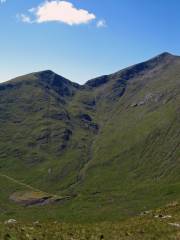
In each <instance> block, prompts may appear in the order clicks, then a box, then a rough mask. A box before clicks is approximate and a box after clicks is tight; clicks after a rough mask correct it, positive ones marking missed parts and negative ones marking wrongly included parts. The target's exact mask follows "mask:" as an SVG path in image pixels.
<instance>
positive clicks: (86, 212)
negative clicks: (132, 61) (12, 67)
mask: <svg viewBox="0 0 180 240" xmlns="http://www.w3.org/2000/svg"><path fill="white" fill-rule="evenodd" d="M179 79H180V58H179V57H175V56H173V55H170V54H168V53H164V54H162V55H160V56H158V57H156V58H154V59H151V60H150V61H147V62H145V63H141V64H137V65H135V66H132V67H129V68H127V69H124V70H121V71H119V72H117V73H115V74H111V75H108V76H103V77H99V78H96V79H93V80H91V81H89V82H87V83H86V84H85V85H83V86H80V85H78V84H75V83H72V82H70V81H68V80H67V79H64V78H62V77H60V76H58V75H56V74H54V73H53V72H51V71H44V72H40V73H34V74H29V75H26V76H22V77H20V78H17V79H15V80H12V81H9V82H7V83H4V84H1V85H0V174H6V175H8V176H10V177H13V178H14V179H16V180H18V181H20V182H22V183H25V184H29V185H31V186H33V187H34V188H38V189H41V191H45V192H50V193H54V194H58V195H61V196H69V197H70V198H69V199H68V201H64V202H61V203H56V204H52V205H48V206H41V207H39V206H38V207H37V206H34V207H30V208H24V207H22V206H19V205H17V204H15V203H12V202H11V201H10V200H9V196H10V195H11V194H12V193H14V192H16V191H19V190H18V189H17V186H15V185H14V183H12V182H11V183H8V184H7V186H5V185H2V186H4V187H3V191H2V196H3V198H2V199H1V200H0V203H1V204H2V206H5V205H3V204H4V202H5V201H7V202H6V203H5V204H6V205H7V206H9V207H10V208H12V209H14V211H13V213H12V215H14V216H16V217H17V218H18V216H19V212H23V216H22V217H23V218H27V219H31V218H32V219H37V218H38V219H41V218H43V217H44V216H46V218H48V219H49V218H52V219H64V220H66V221H70V220H73V221H94V220H97V221H104V220H117V219H120V218H123V217H124V216H129V215H135V214H137V213H139V212H140V211H142V210H146V209H151V208H155V207H159V206H162V205H164V204H166V203H167V202H169V201H172V200H174V199H179V197H180V174H179V173H180V162H179V161H180V158H179V157H180V156H179V153H180V152H179V144H180V136H179V133H180V124H179V122H180V121H179V120H180V108H179V102H180V81H179ZM1 181H2V184H4V183H3V182H5V181H6V180H5V179H3V180H1ZM0 183H1V182H0ZM19 187H20V186H19ZM21 187H22V185H21ZM25 190H27V189H24V190H23V189H21V191H25ZM2 209H5V207H4V208H2ZM19 209H20V210H19ZM44 209H46V212H45V211H44ZM22 210H23V211H22ZM7 212H8V211H2V214H1V217H3V218H5V217H6V216H7Z"/></svg>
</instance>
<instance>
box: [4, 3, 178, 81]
mask: <svg viewBox="0 0 180 240" xmlns="http://www.w3.org/2000/svg"><path fill="white" fill-rule="evenodd" d="M1 2H2V0H1ZM62 2H63V3H62ZM67 3H68V4H67ZM53 4H54V5H53ZM52 5H53V6H54V8H53V6H52ZM80 9H81V10H80ZM50 11H51V12H50ZM52 11H54V12H53V14H52ZM64 13H65V15H64ZM179 13H180V1H179V0H103V1H102V0H69V1H59V0H52V1H44V0H28V1H27V0H6V1H5V2H3V3H0V53H1V55H0V66H1V71H0V81H1V82H2V81H6V80H8V79H11V78H13V77H15V76H19V75H22V74H26V73H29V72H34V71H41V70H45V69H51V70H53V71H55V72H57V73H58V74H60V75H62V76H64V77H66V78H68V79H70V80H72V81H75V82H79V83H84V82H85V81H87V80H88V79H91V78H93V77H96V76H99V75H103V74H109V73H112V72H115V71H117V70H120V69H121V68H124V67H126V66H129V65H132V64H135V63H138V62H141V61H144V60H146V59H148V58H151V57H153V56H155V55H157V54H159V53H161V52H164V51H168V52H171V53H173V54H176V55H180V44H179V43H180V14H179ZM72 15H73V16H72Z"/></svg>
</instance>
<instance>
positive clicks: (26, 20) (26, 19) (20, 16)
mask: <svg viewBox="0 0 180 240" xmlns="http://www.w3.org/2000/svg"><path fill="white" fill-rule="evenodd" d="M17 18H18V19H19V20H21V21H22V22H24V23H33V21H32V20H31V18H30V17H29V16H27V15H25V14H18V15H17Z"/></svg>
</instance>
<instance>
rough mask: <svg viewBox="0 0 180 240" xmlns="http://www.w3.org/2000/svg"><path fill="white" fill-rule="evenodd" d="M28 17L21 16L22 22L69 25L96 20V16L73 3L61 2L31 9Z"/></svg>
mask: <svg viewBox="0 0 180 240" xmlns="http://www.w3.org/2000/svg"><path fill="white" fill-rule="evenodd" d="M29 14H32V15H33V18H34V19H33V18H31V17H30V16H28V15H25V14H21V15H20V16H21V20H22V21H23V22H27V23H32V22H36V23H43V22H62V23H65V24H68V25H71V26H72V25H79V24H87V23H89V22H90V21H92V20H94V19H96V16H95V14H93V13H89V12H88V11H87V10H84V9H78V8H76V7H75V6H74V5H73V4H72V3H70V2H67V1H61V0H53V1H45V2H44V3H42V4H40V5H39V6H38V7H35V8H32V9H29Z"/></svg>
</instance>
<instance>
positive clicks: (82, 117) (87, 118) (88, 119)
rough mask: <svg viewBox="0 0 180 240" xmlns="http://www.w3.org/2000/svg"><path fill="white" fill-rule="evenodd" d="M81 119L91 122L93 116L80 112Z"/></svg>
mask: <svg viewBox="0 0 180 240" xmlns="http://www.w3.org/2000/svg"><path fill="white" fill-rule="evenodd" d="M79 117H80V119H81V120H82V121H87V122H91V121H92V118H91V117H90V116H89V115H88V114H85V113H84V114H80V116H79Z"/></svg>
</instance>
